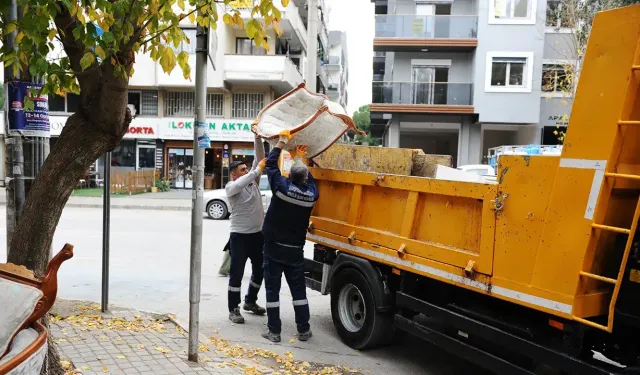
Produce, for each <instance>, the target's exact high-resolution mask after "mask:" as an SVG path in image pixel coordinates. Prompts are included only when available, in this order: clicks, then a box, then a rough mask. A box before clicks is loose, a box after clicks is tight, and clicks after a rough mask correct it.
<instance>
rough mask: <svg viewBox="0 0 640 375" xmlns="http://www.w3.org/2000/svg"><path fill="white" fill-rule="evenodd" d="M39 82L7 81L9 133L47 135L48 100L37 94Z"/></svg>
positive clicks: (48, 133) (32, 135)
mask: <svg viewBox="0 0 640 375" xmlns="http://www.w3.org/2000/svg"><path fill="white" fill-rule="evenodd" d="M41 87H42V85H40V84H36V83H31V82H21V81H11V82H9V83H8V95H7V100H8V108H9V135H23V136H30V137H47V138H48V137H49V136H50V129H49V100H48V97H47V96H46V95H44V96H38V90H39V89H40V88H41Z"/></svg>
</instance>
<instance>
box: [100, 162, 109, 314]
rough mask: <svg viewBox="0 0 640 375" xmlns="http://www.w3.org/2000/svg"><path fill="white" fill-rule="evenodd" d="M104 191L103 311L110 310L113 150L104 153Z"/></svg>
mask: <svg viewBox="0 0 640 375" xmlns="http://www.w3.org/2000/svg"><path fill="white" fill-rule="evenodd" d="M103 174H104V178H103V180H104V191H103V193H102V299H101V301H102V312H106V311H107V310H109V238H110V233H109V232H110V229H111V151H109V152H107V153H106V154H104V173H103Z"/></svg>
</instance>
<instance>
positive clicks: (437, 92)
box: [371, 82, 474, 114]
mask: <svg viewBox="0 0 640 375" xmlns="http://www.w3.org/2000/svg"><path fill="white" fill-rule="evenodd" d="M372 98H373V99H372V104H371V112H383V113H441V114H473V113H474V109H473V105H472V100H473V99H472V98H473V84H471V83H451V82H419V83H417V82H373V85H372Z"/></svg>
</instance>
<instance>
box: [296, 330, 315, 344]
mask: <svg viewBox="0 0 640 375" xmlns="http://www.w3.org/2000/svg"><path fill="white" fill-rule="evenodd" d="M311 336H313V333H312V332H311V330H308V331H307V332H302V333H298V340H300V341H309V339H310V338H311Z"/></svg>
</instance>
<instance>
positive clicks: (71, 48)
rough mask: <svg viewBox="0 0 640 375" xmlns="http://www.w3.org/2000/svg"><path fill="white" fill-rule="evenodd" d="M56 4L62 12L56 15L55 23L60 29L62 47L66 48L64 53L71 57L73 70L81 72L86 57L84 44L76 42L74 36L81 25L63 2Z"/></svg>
mask: <svg viewBox="0 0 640 375" xmlns="http://www.w3.org/2000/svg"><path fill="white" fill-rule="evenodd" d="M56 3H57V5H58V6H59V8H60V10H61V12H59V13H57V14H56V17H55V18H54V20H53V21H54V23H55V25H56V28H57V29H58V34H59V35H60V41H61V42H62V47H63V48H64V52H65V53H66V54H67V56H69V61H70V63H71V68H72V69H73V70H74V71H78V72H81V71H82V67H81V66H80V59H82V56H83V55H84V44H83V43H82V42H81V41H78V40H76V38H74V36H73V29H74V28H75V27H76V26H78V25H80V23H79V22H78V20H77V19H75V18H74V17H73V16H72V15H71V13H70V12H69V9H68V8H67V6H66V5H64V3H63V2H61V1H58V2H56Z"/></svg>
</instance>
